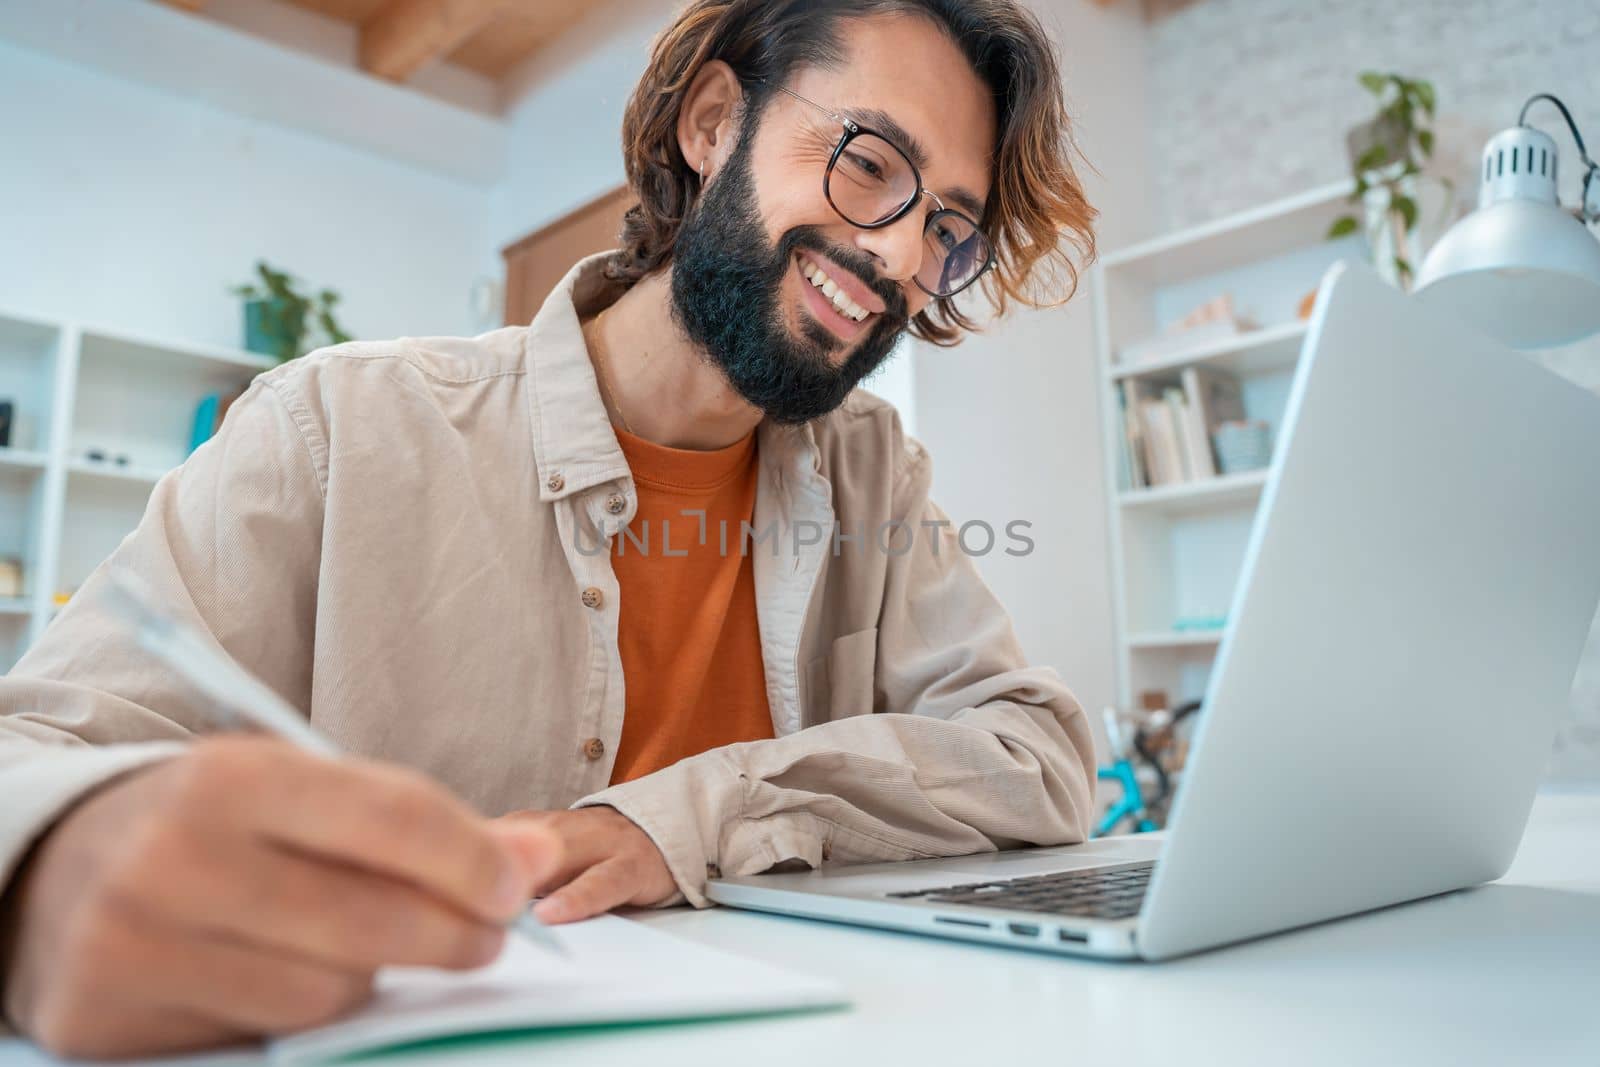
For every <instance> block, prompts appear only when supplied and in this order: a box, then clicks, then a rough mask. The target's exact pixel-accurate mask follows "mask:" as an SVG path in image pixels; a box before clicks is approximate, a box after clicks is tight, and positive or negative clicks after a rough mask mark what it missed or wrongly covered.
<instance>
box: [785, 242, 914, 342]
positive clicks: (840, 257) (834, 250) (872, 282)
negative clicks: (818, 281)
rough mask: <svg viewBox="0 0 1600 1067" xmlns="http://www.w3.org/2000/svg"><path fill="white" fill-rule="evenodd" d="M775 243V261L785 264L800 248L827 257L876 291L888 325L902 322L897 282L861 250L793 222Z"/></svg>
mask: <svg viewBox="0 0 1600 1067" xmlns="http://www.w3.org/2000/svg"><path fill="white" fill-rule="evenodd" d="M779 247H780V249H781V251H782V255H781V256H780V257H779V262H781V263H783V264H785V265H787V264H788V262H789V260H790V259H791V258H793V256H794V253H796V252H798V251H800V250H801V249H804V250H806V251H807V252H816V253H817V254H818V255H823V256H826V257H828V259H830V260H832V261H833V262H834V263H836V264H838V265H839V266H840V267H843V268H844V269H845V270H847V271H849V272H850V273H851V274H854V275H855V276H856V278H857V279H858V280H859V281H860V282H861V283H862V284H863V285H865V286H866V287H867V288H868V289H871V290H872V291H873V292H874V293H877V294H878V297H879V298H880V299H882V301H883V315H882V317H883V319H885V320H887V322H888V324H889V325H891V326H900V325H903V324H904V323H905V321H906V317H907V316H906V298H905V293H904V292H902V291H901V289H900V286H898V285H897V284H895V283H894V282H892V281H890V280H889V279H887V278H884V277H882V276H881V275H879V274H878V269H877V267H876V266H874V265H873V259H872V257H871V256H869V255H867V254H866V253H865V252H862V251H861V250H860V249H857V248H848V247H845V246H843V245H837V244H834V243H833V242H831V241H829V240H827V239H826V238H824V237H823V236H822V234H821V233H820V232H818V230H817V229H816V228H815V227H812V226H796V227H795V228H794V229H792V230H790V231H789V232H788V233H786V234H784V235H783V239H782V240H781V241H780V242H779Z"/></svg>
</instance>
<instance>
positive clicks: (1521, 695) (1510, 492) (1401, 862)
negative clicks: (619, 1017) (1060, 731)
mask: <svg viewBox="0 0 1600 1067" xmlns="http://www.w3.org/2000/svg"><path fill="white" fill-rule="evenodd" d="M1281 437H1282V445H1281V448H1280V450H1279V455H1278V460H1277V463H1276V465H1275V467H1274V469H1273V471H1272V473H1271V475H1270V477H1269V479H1268V481H1267V485H1266V488H1265V490H1264V497H1263V501H1262V506H1261V507H1260V508H1259V509H1258V511H1257V515H1256V519H1255V525H1254V527H1253V529H1252V532H1251V535H1250V540H1249V546H1248V548H1247V550H1246V555H1245V562H1244V569H1243V580H1242V581H1241V582H1240V583H1239V588H1238V591H1237V592H1236V594H1235V599H1234V603H1233V605H1232V610H1231V612H1230V614H1229V619H1230V620H1231V622H1230V625H1229V627H1228V629H1227V631H1226V633H1225V634H1224V635H1223V639H1222V643H1221V647H1220V648H1219V650H1218V657H1217V660H1216V664H1215V667H1214V669H1213V671H1212V674H1211V679H1210V684H1209V686H1208V687H1207V689H1206V693H1205V696H1204V705H1203V706H1204V710H1203V711H1202V713H1201V715H1200V717H1199V725H1198V727H1197V732H1196V735H1195V741H1194V746H1193V749H1192V753H1191V755H1190V758H1189V761H1188V767H1187V769H1186V771H1185V779H1184V781H1183V783H1182V787H1181V789H1180V790H1179V793H1178V797H1177V802H1176V805H1175V807H1174V810H1173V813H1172V820H1171V825H1170V829H1169V831H1168V832H1167V833H1165V834H1161V835H1155V836H1148V835H1135V836H1129V837H1120V838H1102V839H1098V840H1093V841H1090V842H1088V843H1086V844H1082V845H1074V846H1069V847H1060V848H1037V849H1024V850H1020V851H1010V852H1000V853H987V854H983V855H977V856H965V857H959V858H953V859H932V860H918V861H914V862H907V863H885V864H873V865H869V866H856V867H828V868H824V869H822V870H820V871H811V872H804V873H794V874H769V875H760V876H756V877H750V878H726V879H721V880H717V881H714V882H712V883H711V888H710V891H709V892H710V896H711V898H712V899H713V900H715V901H717V902H718V903H721V904H726V905H731V906H733V907H738V908H751V909H755V910H758V911H767V912H777V913H780V914H784V915H796V916H807V917H811V918H816V919H828V920H833V921H837V922H844V923H854V924H859V925H863V926H873V927H885V928H890V929H895V930H908V931H914V932H916V933H922V934H930V935H936V936H941V937H948V938H958V939H961V940H966V941H980V942H986V943H991V944H1003V945H1010V946H1015V947H1023V948H1030V949H1035V950H1039V951H1044V952H1058V953H1069V954H1074V955H1091V956H1103V957H1118V958H1143V959H1147V960H1161V959H1167V958H1169V957H1173V956H1179V955H1183V954H1185V953H1189V952H1194V951H1197V950H1200V949H1205V948H1210V947H1213V946H1217V945H1223V944H1227V943H1229V942H1234V941H1240V940H1243V939H1246V938H1252V937H1258V936H1261V935H1264V934H1270V933H1276V932H1278V931H1283V930H1288V929H1292V928H1294V927H1298V926H1304V925H1307V924H1310V923H1317V922H1322V921H1324V920H1328V919H1334V918H1338V917H1340V916H1344V915H1350V914H1354V913H1356V912H1361V911H1367V910H1370V909H1373V908H1379V907H1383V906H1386V905H1391V904H1397V903H1400V902H1402V901H1408V900H1414V899H1416V898H1419V897H1426V896H1429V895H1431V894H1436V893H1444V892H1447V891H1450V890H1454V889H1460V888H1462V887H1465V886H1471V885H1476V884H1478V883H1481V882H1485V881H1490V880H1492V879H1495V878H1498V877H1499V876H1500V875H1501V874H1503V873H1504V872H1505V870H1506V867H1507V866H1508V865H1509V864H1510V862H1511V858H1512V855H1513V854H1514V852H1515V850H1516V847H1517V843H1518V840H1519V839H1520V837H1521V835H1522V830H1523V826H1524V824H1525V823H1526V821H1527V817H1528V811H1529V808H1530V806H1531V804H1532V801H1533V795H1534V789H1535V786H1536V784H1537V782H1538V780H1539V777H1540V775H1541V773H1542V771H1543V769H1544V767H1545V765H1546V762H1547V759H1548V757H1549V753H1550V749H1551V744H1552V742H1553V740H1554V736H1555V731H1556V726H1557V723H1558V720H1559V719H1560V717H1561V716H1562V715H1563V714H1564V712H1565V711H1566V708H1567V703H1568V700H1569V694H1570V690H1571V684H1572V679H1573V675H1574V672H1575V668H1576V666H1577V663H1578V658H1579V655H1580V653H1581V651H1582V648H1583V645H1584V640H1585V637H1586V635H1587V633H1588V630H1589V625H1590V622H1591V620H1592V619H1593V618H1594V615H1595V606H1596V602H1597V600H1600V398H1596V397H1595V396H1594V395H1592V394H1590V393H1588V392H1585V391H1584V390H1582V389H1580V388H1578V387H1577V386H1575V385H1573V384H1571V383H1569V382H1567V381H1565V380H1563V379H1561V378H1559V377H1557V376H1556V375H1554V374H1552V373H1550V372H1548V371H1546V370H1544V369H1542V368H1541V367H1539V366H1538V365H1537V364H1535V363H1533V362H1531V361H1530V360H1528V359H1527V358H1526V357H1524V356H1521V355H1518V354H1515V353H1513V352H1511V351H1510V350H1508V349H1505V348H1501V347H1499V346H1498V345H1496V344H1495V343H1493V342H1491V341H1489V340H1488V339H1486V338H1484V337H1483V336H1481V335H1478V334H1475V333H1470V332H1468V330H1467V329H1466V328H1465V327H1462V326H1459V325H1457V324H1456V323H1453V322H1448V321H1444V320H1443V319H1440V318H1438V317H1436V316H1435V315H1434V314H1433V313H1431V312H1429V311H1427V310H1425V309H1423V308H1420V307H1418V306H1416V305H1415V304H1414V303H1412V302H1411V301H1409V300H1408V299H1407V298H1406V297H1404V296H1403V295H1401V294H1400V293H1398V292H1397V291H1395V290H1394V289H1392V288H1390V287H1388V286H1386V285H1384V284H1383V283H1382V282H1381V281H1379V280H1378V279H1377V278H1376V276H1375V275H1373V274H1372V273H1371V271H1370V270H1368V269H1367V268H1365V267H1364V266H1359V265H1350V264H1340V265H1337V266H1335V267H1334V268H1333V269H1332V270H1330V271H1329V273H1328V275H1327V277H1326V278H1325V279H1324V281H1323V284H1322V289H1321V292H1320V293H1319V297H1318V301H1317V306H1316V311H1315V312H1314V313H1313V316H1312V320H1311V323H1310V327H1309V329H1308V332H1307V335H1306V339H1305V351H1304V354H1303V356H1302V358H1301V360H1300V363H1299V366H1298V368H1297V370H1296V373H1295V377H1294V383H1293V387H1292V389H1291V392H1290V398H1289V402H1288V406H1287V409H1286V412H1285V415H1284V420H1283V427H1282V430H1281Z"/></svg>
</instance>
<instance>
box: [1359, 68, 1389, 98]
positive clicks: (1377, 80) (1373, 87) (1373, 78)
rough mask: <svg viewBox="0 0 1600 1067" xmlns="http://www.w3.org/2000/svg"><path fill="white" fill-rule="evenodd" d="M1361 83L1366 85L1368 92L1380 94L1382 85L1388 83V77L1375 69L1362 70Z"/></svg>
mask: <svg viewBox="0 0 1600 1067" xmlns="http://www.w3.org/2000/svg"><path fill="white" fill-rule="evenodd" d="M1361 84H1362V85H1364V86H1366V88H1367V91H1368V92H1370V93H1374V94H1381V93H1382V92H1383V88H1384V86H1386V85H1388V84H1389V79H1388V78H1385V77H1384V76H1383V75H1382V74H1379V73H1378V72H1377V71H1375V70H1364V71H1362V72H1361Z"/></svg>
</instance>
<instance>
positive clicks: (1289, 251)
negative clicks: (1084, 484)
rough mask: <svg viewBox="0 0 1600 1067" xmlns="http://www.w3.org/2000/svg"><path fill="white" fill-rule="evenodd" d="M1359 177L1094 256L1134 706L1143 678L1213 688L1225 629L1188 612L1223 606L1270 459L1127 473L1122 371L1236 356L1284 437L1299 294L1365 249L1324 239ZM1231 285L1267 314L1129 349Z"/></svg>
mask: <svg viewBox="0 0 1600 1067" xmlns="http://www.w3.org/2000/svg"><path fill="white" fill-rule="evenodd" d="M1350 189H1351V185H1350V183H1348V182H1338V183H1335V184H1332V185H1326V186H1322V187H1320V188H1317V189H1312V190H1310V191H1308V192H1306V193H1304V194H1302V195H1299V196H1295V197H1291V198H1289V199H1287V200H1282V201H1278V202H1276V203H1272V204H1267V205H1264V206H1262V207H1259V208H1256V209H1254V210H1251V211H1247V212H1244V213H1242V214H1239V215H1235V216H1233V217H1231V218H1225V219H1220V220H1217V221H1215V222H1210V223H1207V224H1205V225H1203V226H1197V227H1194V228H1192V229H1188V230H1183V231H1181V232H1178V233H1174V234H1170V235H1167V236H1165V237H1160V238H1157V239H1155V240H1151V241H1146V242H1143V243H1141V244H1138V245H1135V246H1133V247H1131V248H1126V249H1123V250H1120V251H1116V252H1112V253H1110V254H1108V255H1106V256H1104V257H1102V258H1101V260H1100V262H1099V263H1098V264H1097V265H1096V266H1095V268H1094V273H1093V277H1094V285H1093V294H1094V307H1095V318H1096V327H1097V342H1098V356H1099V364H1100V368H1101V416H1102V418H1101V421H1102V423H1103V428H1104V435H1105V436H1104V440H1105V455H1106V477H1107V479H1108V482H1107V484H1109V485H1111V486H1113V487H1115V489H1114V491H1113V492H1112V493H1110V494H1109V500H1110V514H1109V515H1108V516H1107V522H1108V524H1109V531H1110V544H1111V566H1112V572H1113V581H1112V587H1113V599H1114V607H1115V616H1116V628H1117V641H1116V651H1117V687H1118V700H1119V701H1120V702H1121V703H1122V705H1123V706H1125V707H1131V706H1136V705H1137V704H1138V701H1139V695H1140V694H1141V693H1142V692H1145V691H1147V690H1161V691H1163V692H1165V693H1166V694H1167V696H1168V698H1169V700H1170V701H1172V702H1173V703H1174V704H1176V703H1179V702H1182V701H1185V700H1190V699H1196V698H1199V697H1201V696H1202V695H1203V694H1204V692H1205V686H1206V682H1207V680H1208V679H1209V677H1210V673H1211V665H1212V660H1213V659H1214V657H1215V655H1216V652H1217V646H1218V644H1219V643H1220V642H1221V639H1222V633H1223V631H1222V630H1221V629H1195V628H1192V627H1182V628H1180V626H1179V625H1178V624H1179V622H1180V620H1189V621H1191V622H1192V621H1194V620H1200V619H1208V618H1209V619H1221V618H1224V617H1225V616H1226V613H1227V611H1228V609H1229V607H1230V605H1231V604H1232V601H1233V593H1234V587H1235V586H1236V585H1237V584H1238V581H1239V576H1240V570H1241V567H1242V566H1243V562H1244V551H1245V545H1246V542H1247V540H1248V538H1249V535H1250V529H1251V526H1252V524H1253V522H1254V519H1255V511H1256V507H1257V505H1258V504H1259V502H1260V499H1261V491H1262V488H1263V486H1265V484H1266V481H1267V476H1268V473H1269V472H1268V470H1265V469H1263V470H1258V471H1249V472H1245V473H1236V474H1230V475H1219V476H1218V477H1215V478H1208V479H1203V480H1200V481H1193V482H1187V483H1183V484H1178V485H1164V486H1158V487H1155V488H1132V487H1129V486H1128V485H1127V484H1126V483H1125V482H1124V481H1123V478H1124V474H1123V466H1122V464H1121V462H1120V457H1121V454H1122V452H1123V451H1124V450H1125V448H1126V445H1125V443H1124V434H1123V426H1122V413H1121V407H1120V404H1119V393H1120V389H1121V386H1122V383H1123V382H1124V381H1125V380H1126V379H1128V378H1134V377H1138V378H1143V379H1148V380H1150V381H1151V383H1152V384H1155V385H1160V386H1165V385H1169V384H1170V385H1176V384H1178V382H1179V380H1180V378H1181V375H1182V372H1183V370H1184V368H1186V367H1190V366H1196V365H1204V366H1210V367H1215V368H1219V369H1223V370H1226V371H1228V372H1229V373H1231V374H1233V375H1235V376H1236V377H1237V378H1238V379H1239V381H1240V383H1241V385H1242V387H1243V394H1244V404H1245V409H1246V414H1247V415H1248V416H1249V417H1250V418H1252V419H1261V420H1263V421H1265V422H1266V423H1267V424H1268V425H1269V426H1270V427H1271V429H1272V433H1273V440H1274V444H1276V440H1277V431H1278V428H1279V426H1280V424H1281V421H1282V417H1283V411H1284V406H1285V403H1286V401H1287V399H1288V392H1289V387H1290V384H1291V382H1292V380H1293V377H1294V371H1295V368H1296V366H1297V365H1298V363H1299V359H1300V352H1301V345H1302V342H1303V341H1304V338H1305V333H1306V324H1305V322H1304V321H1302V320H1301V319H1300V318H1299V317H1298V315H1297V309H1298V306H1299V304H1300V301H1301V299H1302V298H1303V297H1304V296H1305V295H1306V294H1307V293H1308V292H1310V291H1312V290H1314V289H1315V288H1316V286H1317V284H1318V283H1319V282H1320V281H1321V278H1322V275H1323V274H1324V272H1325V271H1326V270H1327V268H1328V267H1329V266H1331V265H1332V264H1333V263H1334V262H1335V261H1337V260H1339V259H1341V258H1346V257H1364V255H1365V247H1364V246H1363V244H1362V243H1361V240H1360V238H1359V237H1351V238H1345V239H1343V240H1340V241H1331V242H1330V241H1326V240H1324V236H1325V234H1326V233H1327V230H1328V226H1329V224H1330V223H1331V222H1332V221H1333V219H1335V218H1336V217H1338V216H1339V215H1341V214H1343V213H1344V212H1345V211H1346V210H1347V209H1348V205H1347V204H1346V202H1345V198H1346V196H1347V195H1348V194H1349V192H1350ZM1223 293H1230V294H1231V295H1232V297H1233V301H1234V307H1235V310H1236V311H1237V312H1238V313H1239V314H1241V315H1243V316H1246V317H1248V318H1251V319H1253V320H1254V321H1256V322H1257V323H1259V324H1261V327H1262V328H1261V329H1258V330H1254V331H1251V332H1248V333H1245V334H1242V335H1240V336H1238V337H1233V338H1228V339H1225V340H1222V341H1210V342H1206V343H1202V344H1196V345H1195V346H1193V347H1192V348H1189V349H1187V350H1184V351H1180V352H1177V353H1175V354H1171V355H1167V356H1163V357H1162V358H1160V359H1154V360H1150V361H1147V362H1138V363H1126V362H1122V361H1120V360H1119V353H1120V352H1121V351H1122V350H1123V348H1124V347H1125V346H1127V345H1129V344H1132V343H1134V342H1137V341H1141V340H1144V339H1146V338H1149V337H1152V336H1154V335H1156V334H1158V333H1159V332H1161V331H1162V330H1163V329H1164V328H1165V327H1166V326H1167V325H1168V324H1170V323H1172V322H1175V321H1177V320H1179V319H1181V318H1183V317H1184V316H1185V315H1186V314H1187V313H1188V312H1189V311H1190V310H1191V309H1192V308H1194V307H1196V306H1198V305H1200V304H1203V303H1205V302H1206V301H1208V300H1211V299H1212V298H1214V297H1216V296H1219V295H1221V294H1223Z"/></svg>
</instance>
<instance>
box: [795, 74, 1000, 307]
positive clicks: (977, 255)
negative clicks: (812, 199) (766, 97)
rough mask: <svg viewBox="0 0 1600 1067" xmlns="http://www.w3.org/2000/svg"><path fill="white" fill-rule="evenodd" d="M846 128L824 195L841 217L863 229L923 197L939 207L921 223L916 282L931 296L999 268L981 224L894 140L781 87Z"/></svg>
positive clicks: (894, 217) (897, 215)
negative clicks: (926, 179)
mask: <svg viewBox="0 0 1600 1067" xmlns="http://www.w3.org/2000/svg"><path fill="white" fill-rule="evenodd" d="M776 88H778V89H779V90H780V91H782V92H785V93H788V94H789V95H790V96H792V97H794V98H795V99H796V100H798V101H800V102H801V103H802V104H809V105H811V106H812V107H814V108H816V109H817V110H818V111H820V112H822V113H823V114H824V115H826V116H828V117H829V118H830V119H832V120H833V121H835V122H837V123H838V124H839V125H840V126H842V127H843V128H844V133H843V135H841V136H840V138H839V143H838V144H837V145H836V146H834V149H833V155H832V156H831V157H830V158H829V159H828V169H827V170H826V171H824V172H823V175H822V195H823V196H824V197H826V198H827V201H828V204H829V205H830V206H831V207H832V208H833V210H834V211H836V212H838V214H839V217H840V218H842V219H844V220H845V221H846V222H848V223H849V224H850V225H852V226H857V227H860V228H861V229H863V230H878V229H882V228H883V227H885V226H888V225H890V224H892V223H894V222H898V221H899V220H900V219H902V218H904V217H905V216H906V214H907V213H908V212H910V211H911V209H912V208H913V207H915V206H916V205H917V204H918V202H920V201H921V199H922V198H923V197H924V196H927V197H928V198H929V199H931V200H932V201H933V202H934V204H935V205H936V206H937V210H934V211H932V212H929V214H928V217H927V219H926V221H924V223H923V226H922V245H923V256H922V265H921V267H919V268H918V270H917V273H916V275H915V278H914V280H915V281H916V283H917V286H918V288H920V289H921V290H922V291H923V292H925V293H927V294H928V295H929V296H935V297H948V296H955V295H956V294H957V293H959V292H961V290H963V289H965V288H966V287H967V286H969V285H971V284H972V283H973V282H975V281H977V280H978V279H979V278H980V277H982V276H983V272H984V271H986V270H988V269H989V268H990V267H992V266H994V245H993V244H992V243H991V242H990V240H989V238H988V236H987V235H986V234H984V232H983V231H982V230H980V229H979V228H978V224H977V223H976V222H974V221H972V219H970V218H968V217H967V216H966V215H964V214H962V213H961V212H960V211H957V210H955V209H954V208H947V207H945V206H944V201H942V200H940V199H939V197H938V196H937V195H935V194H934V193H933V192H931V191H930V190H928V189H924V188H923V187H922V174H921V173H920V172H919V171H918V170H917V167H916V164H915V163H912V162H911V159H910V158H909V157H908V156H907V155H906V154H905V152H903V151H901V149H900V148H899V147H898V146H897V145H896V144H895V143H894V142H893V141H891V140H889V138H887V137H885V136H883V135H882V134H880V133H877V132H875V131H873V130H869V129H867V128H866V127H864V126H860V125H858V124H857V123H855V122H854V121H852V120H851V119H849V118H847V117H846V116H844V115H841V114H839V113H838V112H837V111H832V110H829V109H828V108H825V107H823V106H822V105H821V104H819V103H817V102H815V101H813V100H807V99H806V98H805V97H803V96H801V95H800V94H799V93H797V92H795V91H794V90H792V89H787V88H785V87H784V86H781V85H779V86H777V87H776Z"/></svg>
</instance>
